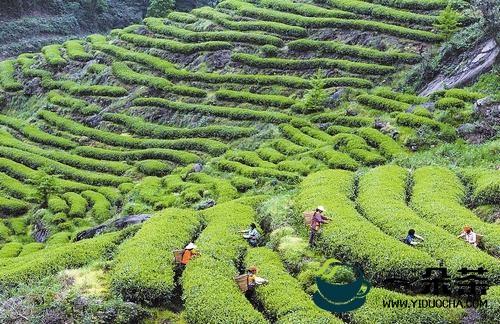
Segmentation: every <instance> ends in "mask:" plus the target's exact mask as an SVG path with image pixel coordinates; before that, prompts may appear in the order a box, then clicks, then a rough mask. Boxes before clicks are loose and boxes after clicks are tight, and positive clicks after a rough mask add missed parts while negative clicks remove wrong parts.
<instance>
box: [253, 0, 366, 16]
mask: <svg viewBox="0 0 500 324" xmlns="http://www.w3.org/2000/svg"><path fill="white" fill-rule="evenodd" d="M259 5H262V6H264V7H266V8H272V9H276V10H279V11H284V12H293V13H296V14H298V15H301V16H306V17H339V18H356V15H355V14H353V13H352V12H349V11H343V10H338V9H327V8H323V7H320V6H315V5H311V4H308V3H297V2H288V1H284V0H278V1H274V0H261V1H259Z"/></svg>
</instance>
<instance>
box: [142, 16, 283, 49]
mask: <svg viewBox="0 0 500 324" xmlns="http://www.w3.org/2000/svg"><path fill="white" fill-rule="evenodd" d="M144 23H145V24H146V26H147V27H148V29H149V30H151V31H153V32H155V33H159V34H164V35H167V36H171V37H176V38H179V39H182V40H183V41H187V42H193V43H198V42H208V41H223V42H239V43H250V44H256V45H265V44H271V45H275V46H281V45H282V44H283V41H282V40H281V39H280V38H278V37H276V36H271V35H266V34H263V33H245V32H240V31H232V30H224V31H207V32H195V31H191V30H188V29H184V28H180V27H176V26H174V25H166V24H164V23H163V21H162V19H160V18H153V17H148V18H146V19H144Z"/></svg>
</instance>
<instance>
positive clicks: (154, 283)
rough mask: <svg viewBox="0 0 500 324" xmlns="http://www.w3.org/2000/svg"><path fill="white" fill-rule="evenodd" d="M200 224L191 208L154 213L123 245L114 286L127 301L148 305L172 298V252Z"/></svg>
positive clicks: (112, 273) (183, 242) (113, 281)
mask: <svg viewBox="0 0 500 324" xmlns="http://www.w3.org/2000/svg"><path fill="white" fill-rule="evenodd" d="M199 226H200V219H199V218H198V217H197V216H196V215H195V213H194V212H192V211H189V210H182V209H175V208H170V209H165V210H163V211H161V212H159V213H156V214H155V215H153V216H152V217H151V219H149V220H148V221H146V222H145V223H144V224H143V225H142V227H141V229H140V230H139V231H138V232H137V234H136V235H135V236H134V237H133V238H131V239H130V240H128V241H127V242H125V243H124V244H123V245H121V246H120V248H119V250H118V253H117V256H116V258H115V263H114V266H113V270H112V272H111V287H112V289H113V290H114V291H115V292H117V293H118V294H120V295H121V296H122V297H123V298H124V299H125V300H128V301H134V302H139V303H144V304H146V305H153V304H158V303H164V302H167V301H169V300H170V298H171V297H172V294H173V290H174V287H175V282H174V276H175V273H174V269H173V267H174V264H173V254H172V252H171V251H173V250H179V249H182V248H184V246H185V245H186V244H187V243H188V242H189V241H190V240H191V238H192V236H193V235H194V234H195V232H196V230H197V228H198V227H199Z"/></svg>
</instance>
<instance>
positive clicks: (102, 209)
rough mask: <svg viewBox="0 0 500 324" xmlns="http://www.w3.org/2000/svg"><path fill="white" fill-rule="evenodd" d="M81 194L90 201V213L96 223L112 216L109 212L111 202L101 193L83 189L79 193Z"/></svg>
mask: <svg viewBox="0 0 500 324" xmlns="http://www.w3.org/2000/svg"><path fill="white" fill-rule="evenodd" d="M81 195H82V197H84V198H85V199H87V201H89V202H90V205H91V206H92V207H91V209H90V214H91V216H92V218H94V219H95V221H96V222H97V223H103V222H105V221H107V220H108V219H110V218H111V217H113V215H112V214H111V204H110V203H109V201H108V200H107V199H106V197H105V196H104V195H103V194H101V193H99V192H95V191H91V190H85V191H83V192H82V193H81Z"/></svg>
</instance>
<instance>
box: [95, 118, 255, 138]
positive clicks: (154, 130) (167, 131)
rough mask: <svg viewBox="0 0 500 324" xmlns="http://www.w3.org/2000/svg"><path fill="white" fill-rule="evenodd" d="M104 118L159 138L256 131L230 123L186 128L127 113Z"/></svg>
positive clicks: (242, 134)
mask: <svg viewBox="0 0 500 324" xmlns="http://www.w3.org/2000/svg"><path fill="white" fill-rule="evenodd" d="M102 117H103V119H104V120H108V121H111V122H114V123H119V124H123V125H125V126H126V127H127V128H128V129H129V130H131V131H133V132H134V133H136V134H139V135H142V136H147V137H157V138H182V137H218V138H223V139H235V138H240V137H248V136H250V135H252V134H253V133H254V132H255V128H253V127H238V126H229V125H224V126H222V125H210V126H205V127H196V128H184V127H169V126H164V125H159V124H156V123H148V122H145V121H144V120H143V119H141V118H138V117H132V116H128V115H125V114H110V113H106V114H103V116H102Z"/></svg>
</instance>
